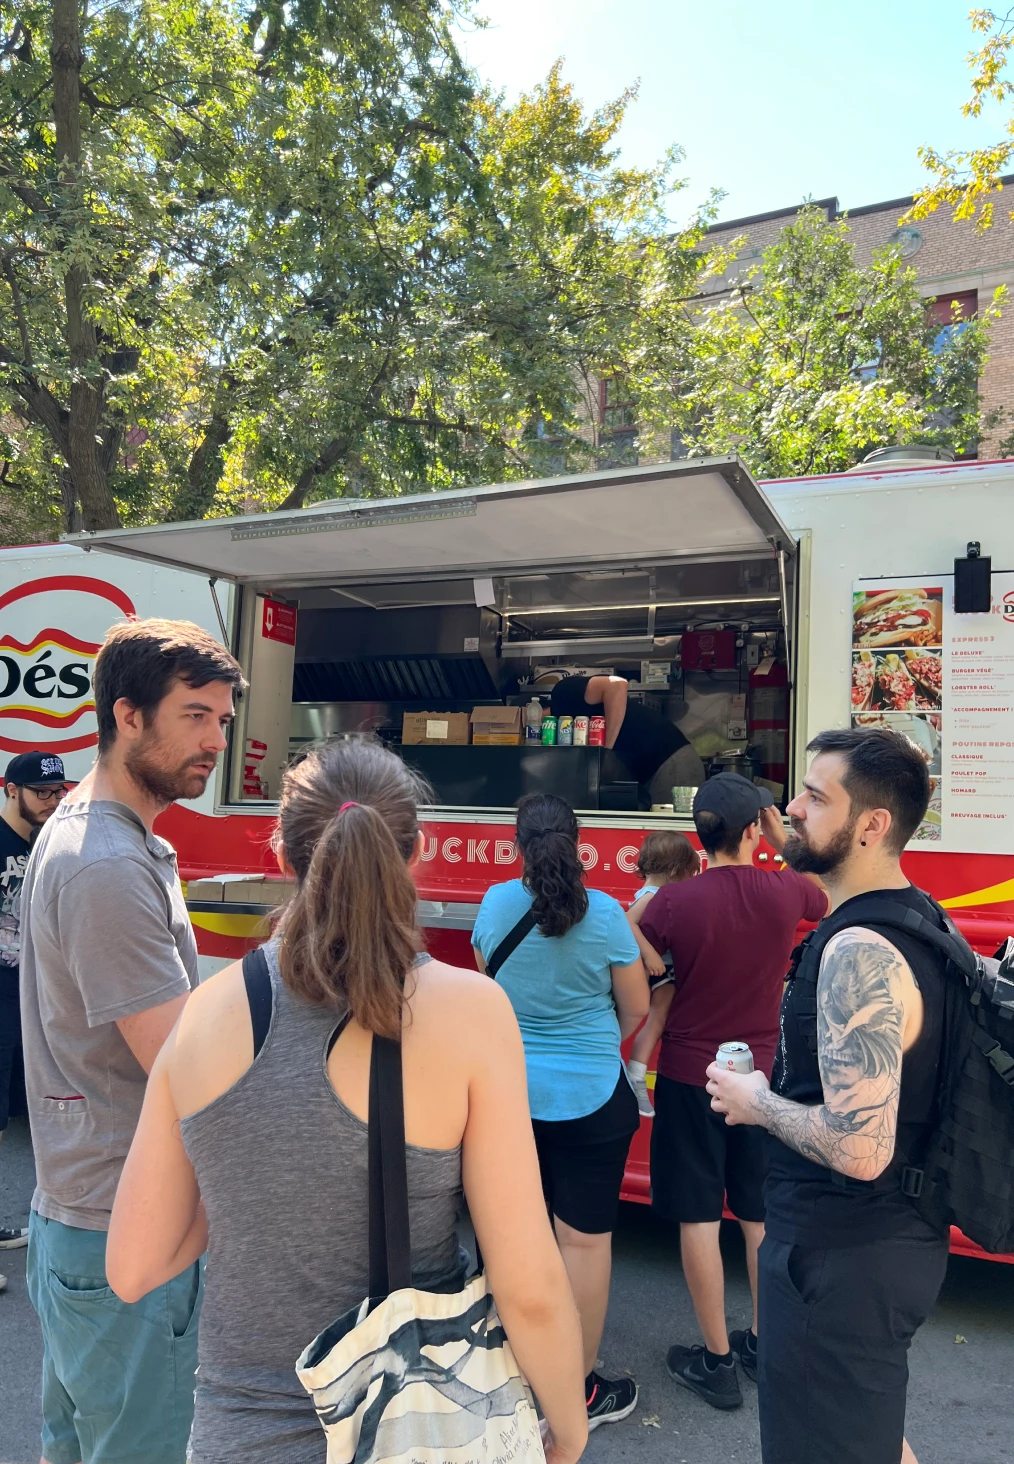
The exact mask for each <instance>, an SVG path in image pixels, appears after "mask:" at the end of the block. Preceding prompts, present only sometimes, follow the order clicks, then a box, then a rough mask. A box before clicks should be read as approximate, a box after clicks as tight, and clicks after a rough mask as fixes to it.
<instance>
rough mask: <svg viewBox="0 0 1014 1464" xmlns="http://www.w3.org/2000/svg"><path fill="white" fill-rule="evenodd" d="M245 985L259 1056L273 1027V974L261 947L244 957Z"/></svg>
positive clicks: (254, 1042)
mask: <svg viewBox="0 0 1014 1464" xmlns="http://www.w3.org/2000/svg"><path fill="white" fill-rule="evenodd" d="M243 985H244V986H245V987H246V999H247V1001H248V1002H249V1004H250V1023H251V1026H252V1027H253V1051H254V1057H256V1056H257V1054H258V1052H260V1050H261V1048H262V1047H263V1046H264V1043H265V1041H266V1040H267V1035H268V1028H269V1027H270V1026H271V972H270V971H269V970H268V962H267V957H266V956H265V954H264V951H263V950H262V949H261V947H260V946H258V948H257V949H256V950H255V951H247V953H246V955H245V956H244V957H243Z"/></svg>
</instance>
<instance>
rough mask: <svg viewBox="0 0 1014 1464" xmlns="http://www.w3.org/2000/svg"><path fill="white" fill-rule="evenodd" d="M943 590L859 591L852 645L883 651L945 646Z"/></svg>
mask: <svg viewBox="0 0 1014 1464" xmlns="http://www.w3.org/2000/svg"><path fill="white" fill-rule="evenodd" d="M943 628H944V606H943V588H942V586H940V585H937V586H935V587H933V588H930V589H922V588H919V589H911V588H909V587H907V586H905V587H897V588H895V589H887V590H876V591H870V590H857V591H856V592H855V593H854V594H853V596H852V644H853V646H855V647H857V648H864V647H870V648H871V649H880V648H887V647H891V648H894V647H901V646H934V647H936V648H937V649H938V650H939V648H940V646H941V645H942V644H943Z"/></svg>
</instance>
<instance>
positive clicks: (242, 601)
mask: <svg viewBox="0 0 1014 1464" xmlns="http://www.w3.org/2000/svg"><path fill="white" fill-rule="evenodd" d="M973 542H974V543H976V544H977V545H978V546H979V547H978V552H977V553H976V552H973V553H972V554H971V556H970V552H969V545H970V543H973ZM1012 545H1014V463H1005V462H1004V463H956V464H946V465H943V464H936V465H931V466H927V465H925V464H924V463H920V462H914V463H910V462H905V461H903V460H902V461H897V459H895V461H893V462H891V461H890V460H889V461H888V462H887V463H886V464H880V465H877V466H875V467H874V466H866V467H863V468H861V469H859V470H853V471H852V472H850V473H845V474H835V475H829V476H823V477H814V478H805V479H793V480H785V481H780V482H769V483H765V484H758V483H756V482H755V481H754V480H753V478H752V477H751V475H750V473H749V471H748V470H747V468H746V467H745V466H744V464H743V463H742V462H741V461H740V460H739V459H738V458H736V457H735V456H728V457H716V458H706V459H693V460H687V461H680V462H672V463H664V464H656V465H645V466H641V467H635V468H618V469H615V470H609V471H602V472H596V473H588V474H582V475H577V476H572V477H554V478H549V479H545V480H539V481H534V482H518V483H508V484H503V485H493V486H484V487H478V488H474V489H467V490H455V491H451V492H445V493H439V494H430V493H427V494H420V495H408V496H403V497H399V498H395V499H391V500H384V501H376V500H359V499H342V500H337V501H334V502H326V503H316V504H313V505H311V506H310V507H308V508H304V509H299V510H295V511H292V512H284V513H282V512H279V513H274V514H257V515H250V516H243V517H235V518H230V519H222V520H202V521H199V522H194V523H180V524H165V525H161V526H158V527H154V528H126V529H118V530H113V531H108V532H101V533H93V534H79V535H76V536H73V537H72V538H71V539H70V540H68V541H66V542H65V543H63V544H60V545H55V546H44V547H39V546H35V547H27V548H22V549H11V550H4V551H0V755H7V756H9V755H12V754H13V753H15V752H18V751H22V750H24V749H26V748H31V747H42V748H46V749H52V750H54V751H59V752H61V753H62V754H63V756H64V758H65V761H66V765H67V768H68V775H69V776H71V777H73V778H79V777H81V776H83V774H84V772H85V771H86V769H87V767H88V766H89V765H90V762H91V760H92V758H93V756H94V748H95V743H96V731H95V715H94V705H93V702H92V700H91V667H92V662H93V658H94V656H95V654H96V652H97V650H98V647H99V644H100V643H101V640H102V637H103V635H104V633H105V631H106V629H107V628H108V627H109V625H110V624H112V623H113V622H115V621H116V620H117V619H119V618H121V617H123V616H129V615H138V616H147V615H159V616H167V617H178V618H185V619H190V620H193V621H196V622H197V623H198V624H200V625H201V626H203V627H204V628H205V629H206V630H208V631H210V632H212V633H213V634H215V635H217V636H219V637H220V638H221V639H222V640H223V641H224V642H225V643H227V644H228V645H229V646H230V647H231V648H232V649H233V650H234V652H235V653H236V655H237V656H238V657H239V660H240V662H241V664H242V665H243V667H244V670H245V674H246V676H247V679H248V681H249V688H248V690H247V691H246V692H245V694H244V695H243V697H242V699H241V700H240V703H239V706H238V710H237V719H236V724H235V727H234V729H233V732H232V737H231V745H230V748H229V751H228V753H227V755H226V756H225V758H224V759H223V761H222V764H221V766H220V768H219V770H218V773H217V777H216V780H214V781H213V782H212V783H209V786H208V789H207V790H206V792H205V794H204V795H203V796H202V798H201V799H200V800H198V801H196V802H194V803H187V804H184V803H179V804H176V805H174V806H173V807H172V808H170V809H169V810H168V811H167V812H166V813H165V815H163V817H162V819H161V820H160V823H159V830H160V832H162V833H163V834H165V836H166V837H167V838H169V839H170V840H171V841H172V842H173V843H174V844H175V846H176V848H177V850H178V851H179V860H180V870H181V875H182V877H183V879H184V880H185V881H186V882H187V896H188V904H189V907H190V911H191V915H192V919H193V922H194V926H195V928H196V932H197V939H198V946H199V950H200V955H201V969H202V973H203V974H205V975H206V974H208V973H210V972H211V971H213V970H215V969H218V968H220V967H221V966H223V965H224V964H226V963H227V962H229V961H230V960H234V959H236V957H237V956H240V955H242V954H243V953H244V952H245V951H246V950H247V949H249V948H250V946H251V945H252V944H254V943H256V942H257V941H258V940H260V939H263V937H264V934H265V932H266V930H267V928H268V925H267V914H268V912H269V911H270V910H271V909H272V908H273V907H274V906H277V904H278V903H279V901H280V900H283V899H284V896H285V893H286V889H285V886H284V883H283V882H282V881H281V879H280V877H279V876H278V871H277V868H276V867H275V864H274V860H273V856H272V854H271V850H270V834H271V831H272V826H273V821H274V818H275V814H276V807H277V797H278V791H279V784H280V780H281V776H282V773H283V770H284V768H285V767H286V765H287V763H288V761H289V759H290V758H291V757H292V756H293V755H297V754H298V752H299V750H300V749H301V748H302V747H305V746H306V745H307V744H308V743H310V742H312V741H314V740H317V739H319V738H326V737H334V736H341V735H343V734H345V733H348V732H353V731H369V732H372V733H374V734H375V735H376V736H378V737H380V738H382V739H383V740H384V742H385V743H386V744H388V745H389V746H390V747H392V749H393V750H394V751H395V752H397V753H398V754H399V755H401V756H403V757H404V758H405V759H406V761H408V762H409V763H411V764H412V765H413V766H414V767H416V768H417V769H418V770H419V771H420V772H421V773H423V774H424V775H425V777H426V779H427V780H428V782H429V784H430V786H431V787H432V789H433V802H432V805H431V806H428V807H427V808H426V810H425V812H424V832H425V849H424V852H423V856H422V861H421V864H420V866H419V869H418V874H417V883H418V886H419V897H420V919H421V924H422V925H423V926H424V928H425V931H426V937H427V940H428V942H429V948H430V950H431V951H432V952H433V953H434V954H435V955H438V956H440V957H442V958H444V959H447V960H451V961H453V962H455V963H457V964H462V965H471V963H472V959H471V951H470V949H469V933H470V930H471V926H472V923H473V920H474V916H475V912H476V909H477V906H478V904H479V901H480V900H481V899H482V896H483V893H484V892H485V890H486V889H487V888H488V886H489V885H490V884H491V883H494V882H496V881H499V880H504V879H509V878H512V877H514V876H516V875H517V873H518V872H519V869H520V861H519V858H518V854H517V851H516V849H515V847H514V843H513V838H512V835H513V811H512V810H513V806H514V805H515V803H516V801H517V800H518V798H519V797H521V796H522V795H523V794H525V793H527V792H531V791H551V792H556V793H559V794H561V795H562V796H563V797H565V798H566V799H567V800H568V801H569V802H570V803H571V804H572V805H573V806H574V807H575V808H576V809H577V811H578V814H579V818H580V823H581V844H580V855H581V859H582V862H583V864H584V867H585V870H586V872H587V879H588V882H589V883H590V884H592V885H595V886H597V887H599V888H601V889H603V890H606V891H607V892H608V893H610V894H612V895H615V896H616V897H617V898H618V899H620V900H622V901H623V902H624V903H626V902H627V901H629V899H630V898H631V896H632V894H633V892H634V890H635V889H636V887H637V883H638V881H637V875H636V870H635V865H636V860H637V854H638V850H639V847H640V844H641V842H642V840H643V838H644V836H645V834H646V833H647V832H648V831H649V830H651V829H655V828H670V827H675V828H680V829H684V830H686V831H687V832H688V834H690V835H691V836H692V834H693V826H692V821H691V820H690V818H689V816H688V803H687V801H686V800H687V794H686V790H682V789H674V790H673V792H672V796H671V799H670V798H666V799H665V800H664V801H663V802H662V803H659V804H655V805H654V806H652V805H651V804H650V802H649V800H648V795H647V792H646V789H645V787H644V785H643V784H638V783H637V782H636V781H635V780H634V779H633V777H632V776H631V775H630V774H629V772H628V771H626V770H625V769H624V767H623V766H622V764H618V763H617V760H616V758H615V757H611V756H609V755H608V754H607V750H606V749H605V748H603V747H601V746H593V745H589V744H587V743H586V744H585V745H573V743H571V745H563V746H561V745H559V744H558V743H555V744H554V743H553V742H552V741H550V740H547V741H543V740H542V729H539V740H537V741H536V740H534V738H533V736H532V732H533V730H534V728H533V725H532V724H533V722H534V721H536V720H537V716H538V709H537V710H536V713H535V716H534V717H533V714H532V712H531V707H532V703H533V701H538V704H539V707H541V708H543V709H548V706H549V696H548V688H549V687H550V686H551V684H552V681H553V679H554V678H555V677H557V676H558V675H559V674H560V673H561V671H563V672H567V673H572V674H580V675H591V674H602V673H609V674H615V675H619V676H622V677H624V678H625V679H626V680H627V682H628V698H629V699H631V700H633V701H637V702H642V703H643V704H644V705H645V706H647V707H650V708H652V709H654V711H655V712H656V713H657V714H658V715H659V716H660V717H662V718H665V719H667V720H669V721H670V722H672V723H674V724H675V725H676V726H677V727H678V728H679V729H680V731H681V732H682V733H683V734H684V736H685V737H686V738H687V739H688V740H689V741H690V743H691V744H692V745H693V747H694V749H695V750H696V751H697V752H698V753H699V755H700V757H701V759H702V760H703V761H704V763H705V764H706V767H707V770H708V771H709V772H716V771H720V770H721V769H723V768H727V767H731V768H734V769H736V770H738V771H741V772H743V773H745V774H746V775H747V776H749V777H752V778H754V779H756V780H759V781H763V782H764V783H765V784H766V786H768V787H769V788H770V789H771V791H772V793H773V795H774V797H775V800H776V802H777V803H778V804H779V805H780V806H781V807H782V808H783V809H784V807H785V805H786V803H787V801H788V800H789V799H790V798H791V797H792V795H793V792H794V790H795V788H796V786H797V785H798V782H799V779H800V777H801V775H802V772H803V770H804V768H805V757H806V753H805V749H806V744H807V742H808V740H809V738H810V737H811V736H813V735H814V734H815V733H816V732H817V731H819V730H820V729H821V728H824V727H828V726H845V725H848V724H849V723H850V722H852V723H854V724H856V725H861V726H875V725H880V726H890V727H894V728H895V729H897V730H900V731H902V732H904V733H905V734H906V735H908V736H909V737H910V738H911V739H912V740H913V741H914V742H915V743H916V744H917V746H918V747H919V748H920V749H921V750H922V752H923V755H924V756H925V758H926V761H927V764H928V767H929V771H930V775H931V780H932V789H933V796H932V801H931V804H930V808H929V810H928V812H927V816H926V819H925V821H924V822H923V824H922V826H921V827H920V829H919V830H918V831H917V834H916V837H915V838H914V839H913V841H912V843H911V845H910V847H909V849H908V851H907V853H906V855H905V869H906V872H907V873H908V875H909V877H910V878H911V879H912V880H913V882H914V883H916V884H918V885H919V886H921V887H922V888H924V889H926V890H928V891H929V892H930V893H931V894H933V895H934V896H935V897H936V898H937V899H939V900H941V901H942V902H943V903H944V904H945V905H946V906H947V907H948V908H949V909H950V910H951V911H952V913H953V916H954V918H955V920H956V921H957V923H958V925H959V926H960V927H961V928H962V930H963V931H964V933H965V934H966V936H967V937H968V939H969V940H970V941H971V943H972V944H973V945H974V946H975V947H976V948H977V949H978V950H980V951H982V952H985V953H989V954H991V953H992V952H993V951H994V950H995V949H996V948H997V946H998V945H1000V944H1001V942H1002V940H1003V939H1004V938H1005V937H1006V936H1007V934H1008V933H1010V932H1011V931H1012V930H1014V759H1012V755H1011V754H1012V750H1014V551H1012V550H1011V547H1010V546H1012ZM991 551H992V552H991ZM972 559H975V560H976V563H975V565H974V566H973V570H974V573H973V574H972V576H971V578H972V580H973V581H974V584H975V585H977V586H978V593H979V595H980V599H979V601H977V602H975V601H973V602H972V603H973V606H974V608H972V609H969V603H970V602H969V601H968V598H967V594H966V588H965V586H966V581H967V580H968V579H969V575H968V574H967V573H966V572H965V570H966V569H967V567H968V566H969V564H970V563H971V560H972ZM956 571H957V573H958V577H959V592H958V594H957V596H956V595H955V573H956ZM983 577H985V578H983ZM983 584H984V585H985V591H984V593H985V595H986V599H985V601H984V602H983V601H982V599H981V596H982V593H983ZM545 730H546V734H547V738H548V732H549V729H548V728H546V729H545ZM756 858H757V860H758V862H759V863H760V864H761V865H762V866H767V867H768V868H770V869H771V871H772V878H776V877H777V868H778V859H777V856H776V855H775V853H774V851H773V850H772V849H770V848H769V847H767V846H765V845H763V844H762V846H761V848H760V850H759V851H758V853H757V856H756ZM728 1036H729V1037H730V1038H734V1037H735V1036H736V1034H735V1033H729V1034H728ZM649 1124H650V1120H646V1121H645V1123H643V1124H642V1130H641V1133H640V1135H639V1136H638V1138H637V1139H636V1140H635V1143H634V1145H633V1147H632V1150H631V1157H630V1162H629V1165H628V1171H627V1175H626V1181H625V1190H624V1193H625V1196H626V1198H628V1199H633V1200H642V1201H643V1200H646V1199H647V1198H648V1195H649V1175H648V1133H649ZM954 1243H955V1248H957V1249H960V1250H964V1251H966V1252H968V1253H977V1252H976V1250H975V1247H973V1246H971V1245H970V1244H969V1243H968V1242H967V1241H966V1240H965V1239H964V1238H963V1237H961V1236H958V1235H955V1237H954ZM1012 1259H1014V1258H1012Z"/></svg>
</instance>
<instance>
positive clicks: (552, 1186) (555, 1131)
mask: <svg viewBox="0 0 1014 1464" xmlns="http://www.w3.org/2000/svg"><path fill="white" fill-rule="evenodd" d="M640 1121H641V1120H640V1115H639V1114H638V1111H637V1099H636V1098H635V1097H634V1092H633V1089H632V1088H631V1086H630V1083H629V1082H628V1080H627V1075H626V1073H625V1072H624V1070H623V1068H622V1067H621V1068H620V1069H619V1072H618V1075H617V1079H616V1087H615V1088H614V1089H613V1092H612V1094H611V1096H610V1097H609V1098H608V1099H607V1100H606V1102H605V1103H603V1104H602V1106H601V1108H596V1109H595V1111H594V1112H593V1113H589V1114H587V1115H586V1116H585V1117H584V1118H569V1119H562V1120H549V1119H533V1120H532V1128H533V1129H534V1131H535V1147H536V1149H537V1150H538V1154H539V1169H540V1170H541V1173H542V1191H543V1194H544V1195H545V1196H546V1204H547V1205H548V1206H549V1209H550V1210H551V1212H552V1214H553V1216H554V1217H555V1218H556V1219H557V1220H562V1221H563V1223H564V1224H565V1225H569V1226H570V1227H571V1229H572V1230H578V1231H580V1232H581V1233H582V1234H583V1235H605V1234H607V1233H608V1232H609V1231H612V1230H614V1229H615V1227H616V1215H617V1211H618V1209H619V1205H620V1190H621V1188H622V1186H623V1171H624V1169H625V1167H626V1163H627V1153H628V1151H629V1149H630V1142H631V1140H632V1139H633V1137H634V1135H635V1134H636V1132H637V1128H638V1124H639V1123H640Z"/></svg>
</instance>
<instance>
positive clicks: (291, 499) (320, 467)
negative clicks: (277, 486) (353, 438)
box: [275, 437, 349, 513]
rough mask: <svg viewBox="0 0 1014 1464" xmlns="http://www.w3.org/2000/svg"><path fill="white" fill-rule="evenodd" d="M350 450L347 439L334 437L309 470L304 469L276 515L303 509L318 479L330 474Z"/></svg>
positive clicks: (276, 510) (276, 511) (277, 509)
mask: <svg viewBox="0 0 1014 1464" xmlns="http://www.w3.org/2000/svg"><path fill="white" fill-rule="evenodd" d="M348 450H349V442H348V438H346V437H332V439H331V441H330V442H329V443H328V444H327V446H326V447H324V448H322V449H321V451H320V453H319V454H318V456H317V458H316V460H315V461H314V462H312V463H311V464H310V466H309V467H308V468H304V469H303V471H302V472H301V473H300V475H299V477H298V478H297V479H296V486H295V487H294V488H293V489H292V491H291V492H290V493H288V494H286V496H285V497H284V498H283V499H282V501H281V503H280V504H279V505H278V507H277V508H276V509H275V513H282V512H283V511H284V510H285V509H289V508H302V507H303V505H304V503H305V502H306V495H307V494H308V493H309V491H310V489H311V488H312V487H313V485H314V483H316V481H317V479H318V478H320V477H322V476H323V474H324V473H329V472H330V471H331V469H332V468H333V467H334V466H335V464H336V463H338V462H340V460H341V459H342V458H343V457H344V456H345V454H346V453H347V452H348Z"/></svg>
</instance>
